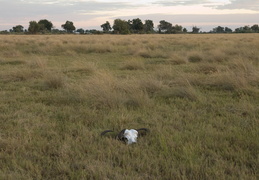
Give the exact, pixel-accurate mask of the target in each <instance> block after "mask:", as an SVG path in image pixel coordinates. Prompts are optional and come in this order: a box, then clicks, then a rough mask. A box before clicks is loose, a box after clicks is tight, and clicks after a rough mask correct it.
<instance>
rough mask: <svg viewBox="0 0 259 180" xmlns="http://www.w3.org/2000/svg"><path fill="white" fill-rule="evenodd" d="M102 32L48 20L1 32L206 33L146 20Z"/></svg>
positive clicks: (245, 30)
mask: <svg viewBox="0 0 259 180" xmlns="http://www.w3.org/2000/svg"><path fill="white" fill-rule="evenodd" d="M100 27H101V28H102V31H100V30H95V29H91V30H84V29H82V28H79V29H76V27H75V26H74V23H73V22H72V21H66V22H65V23H64V24H62V25H61V28H62V30H59V29H55V28H54V26H53V24H52V22H51V21H49V20H47V19H42V20H39V21H38V22H37V21H30V22H29V27H28V29H24V27H23V26H22V25H16V26H14V27H13V28H12V29H10V30H9V31H7V30H5V31H1V32H0V33H2V34H4V33H25V34H46V33H47V34H64V33H78V34H103V33H106V34H153V33H159V34H177V33H204V32H201V31H200V30H201V28H200V27H197V26H193V27H192V30H191V31H190V32H188V31H187V29H186V28H184V27H182V26H181V25H178V24H176V25H173V24H172V23H170V22H167V21H165V20H161V21H160V22H159V24H158V26H157V28H155V27H154V23H153V21H152V20H145V21H144V22H142V20H141V19H139V18H136V19H132V20H128V21H126V20H122V19H115V20H114V22H113V25H112V26H111V24H110V22H109V21H106V22H105V23H104V24H102V25H100ZM208 33H259V26H258V24H255V25H253V26H251V27H250V26H244V27H239V28H236V29H235V30H232V29H231V28H229V27H222V26H218V27H215V28H213V29H212V30H211V31H209V32H208Z"/></svg>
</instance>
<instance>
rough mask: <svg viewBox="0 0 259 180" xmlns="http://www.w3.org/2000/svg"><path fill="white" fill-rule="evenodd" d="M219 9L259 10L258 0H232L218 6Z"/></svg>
mask: <svg viewBox="0 0 259 180" xmlns="http://www.w3.org/2000/svg"><path fill="white" fill-rule="evenodd" d="M217 9H248V10H254V11H259V1H258V0H230V3H229V4H225V5H220V6H217Z"/></svg>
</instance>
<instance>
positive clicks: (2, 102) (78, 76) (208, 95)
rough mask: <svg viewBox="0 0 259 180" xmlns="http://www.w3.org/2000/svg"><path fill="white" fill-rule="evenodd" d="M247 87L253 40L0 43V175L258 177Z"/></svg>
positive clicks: (252, 87)
mask: <svg viewBox="0 0 259 180" xmlns="http://www.w3.org/2000/svg"><path fill="white" fill-rule="evenodd" d="M258 88H259V35H257V34H231V35H228V34H222V35H212V34H206V35H203V34H199V35H191V34H184V35H128V36H120V35H100V36H98V35H85V36H83V35H82V36H81V35H60V36H56V35H35V36H30V35H26V36H25V35H20V36H19V35H17V36H15V35H14V36H12V35H8V36H0V127H1V128H0V129H1V130H0V179H26V180H27V179H141V180H142V179H258V178H259V175H258V165H259V157H258V149H259V141H258V139H259V122H258V121H259V89H258ZM142 127H146V128H149V129H150V134H148V135H147V136H145V137H142V138H139V139H138V143H137V144H134V145H130V146H129V145H125V144H123V143H121V142H118V141H116V140H114V139H112V138H108V137H107V138H101V137H100V132H101V131H103V130H106V129H113V130H115V131H119V130H121V129H123V128H142Z"/></svg>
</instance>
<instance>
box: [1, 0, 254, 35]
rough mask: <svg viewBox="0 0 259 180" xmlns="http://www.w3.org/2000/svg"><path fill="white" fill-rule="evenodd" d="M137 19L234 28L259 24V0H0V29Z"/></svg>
mask: <svg viewBox="0 0 259 180" xmlns="http://www.w3.org/2000/svg"><path fill="white" fill-rule="evenodd" d="M118 18H119V19H122V20H129V19H131V20H132V19H135V18H140V19H141V20H142V21H143V22H144V21H145V20H148V19H149V20H153V22H154V24H155V26H157V25H158V24H159V21H160V20H165V21H168V22H170V23H172V24H173V25H175V24H178V25H182V26H183V27H185V28H187V29H188V30H191V28H192V27H193V26H197V27H200V28H201V31H210V30H212V29H213V28H214V27H217V26H223V27H225V26H227V27H230V28H232V29H233V30H234V29H235V28H238V27H241V26H245V25H250V26H252V25H254V24H259V0H170V1H169V0H130V1H126V0H0V30H9V29H11V28H12V27H14V26H16V25H22V26H24V28H25V29H27V28H28V25H29V22H30V21H39V20H41V19H47V20H49V21H51V22H52V23H53V25H54V27H55V28H56V29H62V28H61V25H62V24H64V23H65V22H66V21H67V20H69V21H72V22H73V23H74V25H75V27H76V28H77V29H79V28H83V29H98V30H101V27H100V25H101V24H103V23H105V22H106V21H109V22H110V24H111V25H113V21H114V19H118Z"/></svg>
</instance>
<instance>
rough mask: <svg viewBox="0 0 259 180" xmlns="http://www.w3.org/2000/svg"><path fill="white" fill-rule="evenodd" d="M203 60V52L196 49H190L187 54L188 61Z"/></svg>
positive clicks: (196, 61)
mask: <svg viewBox="0 0 259 180" xmlns="http://www.w3.org/2000/svg"><path fill="white" fill-rule="evenodd" d="M202 60H203V54H202V53H201V52H198V51H192V52H189V54H188V61H189V62H192V63H198V62H201V61H202Z"/></svg>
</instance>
